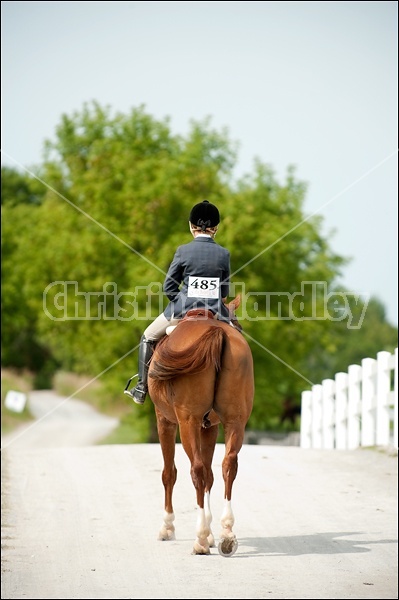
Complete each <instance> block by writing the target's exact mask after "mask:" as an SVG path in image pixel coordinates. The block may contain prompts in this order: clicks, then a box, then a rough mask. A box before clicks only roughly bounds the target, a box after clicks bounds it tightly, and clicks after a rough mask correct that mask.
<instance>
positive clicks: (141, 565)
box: [1, 392, 398, 600]
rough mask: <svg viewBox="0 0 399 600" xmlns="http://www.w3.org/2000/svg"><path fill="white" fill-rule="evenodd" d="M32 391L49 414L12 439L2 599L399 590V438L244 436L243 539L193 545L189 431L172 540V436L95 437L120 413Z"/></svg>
mask: <svg viewBox="0 0 399 600" xmlns="http://www.w3.org/2000/svg"><path fill="white" fill-rule="evenodd" d="M29 403H30V409H31V410H32V411H33V412H34V414H35V416H36V417H37V419H38V420H37V421H36V422H35V423H34V425H33V426H32V425H30V426H28V427H25V428H23V429H21V430H18V432H17V434H14V436H11V437H6V438H3V440H2V528H1V529H2V598H3V599H8V598H10V599H11V598H21V599H22V598H24V599H29V598H49V599H52V598H54V599H64V598H65V599H67V598H70V599H75V598H76V599H77V598H82V599H86V598H110V599H111V598H112V599H113V598H115V599H116V598H119V599H125V598H160V599H164V598H215V599H216V598H217V599H219V598H229V599H233V598H287V599H297V598H298V599H307V598H319V599H322V598H338V599H346V598H353V599H363V598H368V599H379V598H381V599H383V598H384V599H386V600H388V599H391V598H397V597H398V595H397V584H398V582H397V565H398V563H397V558H398V556H397V547H398V546H397V531H398V530H397V508H398V507H397V453H396V452H392V451H391V452H388V451H387V449H386V450H372V449H359V450H355V451H348V452H347V451H327V450H325V451H323V450H302V449H300V448H298V447H287V446H275V445H273V446H267V445H262V446H256V445H245V446H244V447H243V448H242V450H241V452H240V455H239V471H238V476H237V479H236V482H235V484H234V487H233V502H232V506H233V511H234V514H235V519H236V521H235V527H234V530H235V533H236V535H237V538H238V542H239V547H238V550H237V552H236V554H235V555H234V556H233V557H231V558H223V557H222V556H220V555H219V554H218V552H217V549H216V548H214V549H212V553H211V555H210V556H193V555H192V554H191V550H192V544H193V541H194V537H195V524H196V508H195V494H194V488H193V486H192V483H191V479H190V475H189V463H188V459H187V457H186V456H185V454H184V452H183V451H182V448H181V446H180V445H178V446H177V455H176V464H177V468H178V480H177V484H176V488H175V497H174V500H175V501H174V504H175V514H176V520H175V526H176V538H177V539H176V541H173V542H159V541H158V540H157V535H158V530H159V527H160V525H161V519H162V514H163V487H162V483H161V470H162V457H161V450H160V447H159V445H158V444H152V445H151V444H134V445H123V446H122V445H121V446H102V445H101V446H96V445H95V444H96V442H98V441H99V440H100V439H101V438H102V437H104V436H105V435H107V434H108V433H109V432H110V431H111V430H112V429H113V428H114V427H115V425H116V421H115V420H113V419H109V418H107V417H104V416H102V415H99V414H98V413H96V412H95V411H94V410H93V409H91V408H90V407H88V406H87V405H85V404H84V403H82V402H79V401H76V400H66V399H63V398H60V397H57V396H55V395H54V394H53V393H52V392H34V393H33V394H31V395H30V398H29ZM132 410H140V407H136V406H132ZM49 411H50V412H49ZM46 415H48V416H46ZM223 450H224V448H223V446H222V445H218V446H217V448H216V452H215V461H214V474H215V485H214V488H213V492H212V512H213V532H214V534H215V537H216V538H217V537H218V534H219V519H220V516H221V513H222V508H223V501H222V498H223V485H222V480H221V461H222V459H223Z"/></svg>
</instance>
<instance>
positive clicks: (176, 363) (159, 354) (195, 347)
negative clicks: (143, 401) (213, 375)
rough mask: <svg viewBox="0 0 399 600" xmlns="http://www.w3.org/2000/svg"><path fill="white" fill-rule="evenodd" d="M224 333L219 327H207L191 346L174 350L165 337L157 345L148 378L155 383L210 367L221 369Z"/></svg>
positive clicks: (199, 371) (168, 339) (217, 370)
mask: <svg viewBox="0 0 399 600" xmlns="http://www.w3.org/2000/svg"><path fill="white" fill-rule="evenodd" d="M224 340H225V333H224V331H223V329H222V328H221V327H209V329H207V330H206V331H205V333H203V334H202V335H201V337H200V338H199V339H198V340H195V341H194V342H193V343H192V344H191V346H189V347H188V348H184V349H183V350H174V349H173V348H171V344H170V343H169V341H170V338H168V337H167V336H166V337H165V338H164V339H163V340H162V341H161V342H160V343H159V344H158V345H157V347H156V355H155V356H154V358H153V360H152V362H151V370H150V374H149V376H150V377H151V378H152V379H154V380H155V381H157V382H161V381H168V380H171V379H173V378H174V377H177V376H180V375H187V374H194V373H201V371H205V370H206V369H208V368H210V367H214V368H215V369H216V372H219V371H220V369H221V363H222V354H223V347H224Z"/></svg>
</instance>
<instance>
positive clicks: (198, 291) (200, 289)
mask: <svg viewBox="0 0 399 600" xmlns="http://www.w3.org/2000/svg"><path fill="white" fill-rule="evenodd" d="M219 288H220V279H219V277H189V278H188V288H187V296H188V298H219Z"/></svg>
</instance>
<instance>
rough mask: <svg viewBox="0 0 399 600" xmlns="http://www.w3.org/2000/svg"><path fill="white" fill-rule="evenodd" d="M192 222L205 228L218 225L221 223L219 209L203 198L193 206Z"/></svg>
mask: <svg viewBox="0 0 399 600" xmlns="http://www.w3.org/2000/svg"><path fill="white" fill-rule="evenodd" d="M189 221H190V223H192V224H193V225H196V226H197V227H201V228H202V230H205V229H206V228H208V227H216V225H219V223H220V215H219V211H218V209H217V208H216V206H215V205H214V204H211V203H210V202H209V201H208V200H203V201H202V202H200V203H199V204H196V205H195V206H193V208H192V209H191V212H190V219H189Z"/></svg>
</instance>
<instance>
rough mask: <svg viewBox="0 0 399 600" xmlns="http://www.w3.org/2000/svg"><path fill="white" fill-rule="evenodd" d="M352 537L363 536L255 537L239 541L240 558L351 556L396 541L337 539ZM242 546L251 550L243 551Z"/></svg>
mask: <svg viewBox="0 0 399 600" xmlns="http://www.w3.org/2000/svg"><path fill="white" fill-rule="evenodd" d="M352 535H364V534H362V533H361V532H359V531H357V532H352V533H351V532H345V533H336V532H334V533H328V532H326V533H317V534H312V535H300V536H289V537H286V536H284V537H269V538H267V537H263V538H262V537H256V538H243V539H241V540H240V547H241V552H240V553H239V556H240V557H246V556H247V557H253V556H272V555H275V556H282V555H285V556H300V555H303V554H351V553H359V552H370V550H371V549H370V548H366V547H365V546H370V545H375V544H394V543H397V540H394V539H390V540H386V539H381V540H377V541H376V540H346V539H345V540H343V539H337V538H341V537H348V536H352ZM243 546H246V547H247V546H249V547H252V548H253V550H248V551H243Z"/></svg>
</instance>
